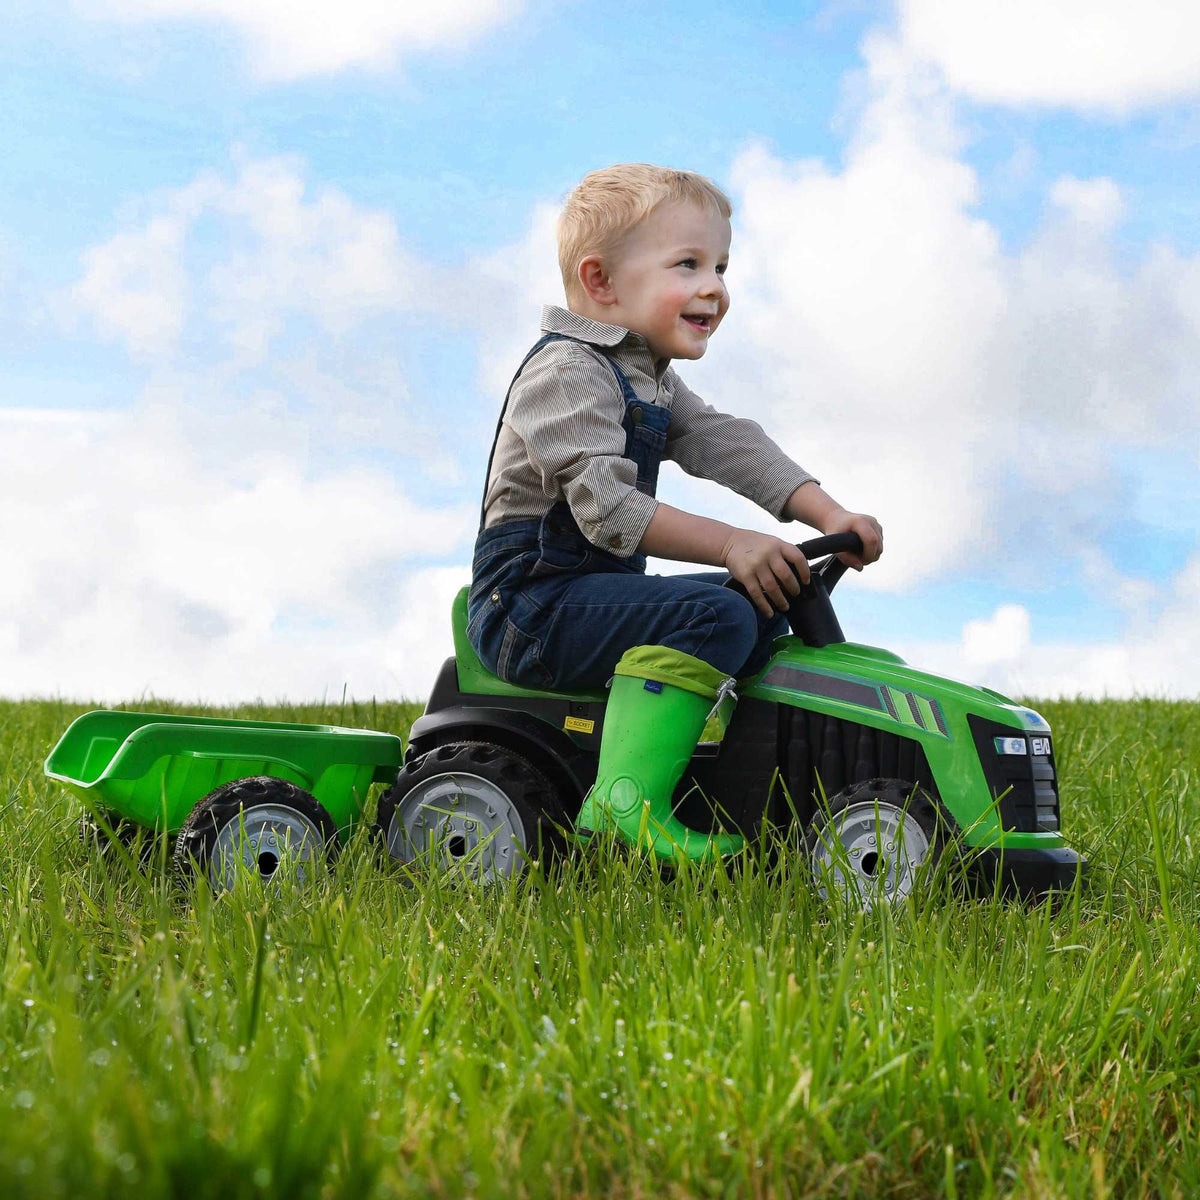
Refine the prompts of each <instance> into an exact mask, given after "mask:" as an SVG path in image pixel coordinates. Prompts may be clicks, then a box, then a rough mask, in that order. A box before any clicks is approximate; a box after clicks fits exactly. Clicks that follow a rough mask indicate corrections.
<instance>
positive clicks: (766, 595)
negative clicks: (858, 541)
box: [721, 529, 866, 617]
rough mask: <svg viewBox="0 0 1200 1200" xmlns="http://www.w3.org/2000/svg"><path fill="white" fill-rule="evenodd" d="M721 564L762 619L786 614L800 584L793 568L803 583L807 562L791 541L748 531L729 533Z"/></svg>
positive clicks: (805, 578) (806, 576)
mask: <svg viewBox="0 0 1200 1200" xmlns="http://www.w3.org/2000/svg"><path fill="white" fill-rule="evenodd" d="M859 536H861V534H860V535H859ZM863 541H864V543H865V542H866V539H865V538H864V539H863ZM721 561H722V564H723V565H724V567H725V570H727V571H728V572H729V573H730V575H732V576H733V577H734V579H736V580H737V581H738V582H739V583H740V584H741V585H742V586H743V587H744V588H745V589H746V592H747V594H748V595H749V597H750V602H751V604H753V605H754V607H755V608H757V609H758V610H759V612H761V613H762V614H763V616H765V617H772V616H774V615H775V612H776V610H778V611H779V612H787V610H788V608H789V607H790V605H791V597H792V596H795V595H797V594H798V593H799V591H800V582H799V580H797V579H796V575H795V573H794V572H793V570H792V568H793V567H795V569H796V571H798V572H799V573H800V579H801V580H803V581H804V582H805V583H807V582H808V578H809V576H808V560H807V559H806V558H805V557H804V555H803V554H801V553H800V551H799V550H798V549H797V548H796V547H795V546H793V545H792V543H791V542H785V541H784V540H783V539H782V538H777V537H772V536H771V535H770V534H767V533H755V532H754V530H752V529H734V530H732V531H731V532H730V535H729V537H728V538H727V539H726V542H725V545H724V547H723V549H722V555H721Z"/></svg>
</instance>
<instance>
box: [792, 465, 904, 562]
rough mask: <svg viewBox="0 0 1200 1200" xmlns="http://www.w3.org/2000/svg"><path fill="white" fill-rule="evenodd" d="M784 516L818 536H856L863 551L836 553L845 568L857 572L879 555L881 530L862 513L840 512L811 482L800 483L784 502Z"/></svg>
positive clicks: (874, 521) (816, 485)
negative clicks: (840, 534)
mask: <svg viewBox="0 0 1200 1200" xmlns="http://www.w3.org/2000/svg"><path fill="white" fill-rule="evenodd" d="M783 511H784V515H785V516H787V517H790V518H791V519H792V520H793V521H803V522H804V524H805V525H811V526H812V527H813V528H814V529H819V530H820V531H821V532H822V533H857V534H858V536H859V537H860V538H862V544H863V552H862V554H861V555H858V554H848V553H847V554H839V555H838V558H840V559H841V560H842V562H844V563H845V564H846V566H848V567H853V568H854V569H855V570H856V571H861V570H862V569H863V567H864V566H865V565H866V564H867V563H873V562H874V561H875V560H876V559H877V558H878V557H879V556H880V555H881V554H882V553H883V527H882V526H881V525H880V524H879V522H878V521H877V520H875V518H874V517H870V516H868V515H867V514H866V513H855V512H849V511H848V510H847V509H844V508H843V507H842V506H841V505H840V504H839V503H838V502H837V501H836V500H835V499H834V498H833V497H832V496H831V495H830V494H829V493H828V492H826V491H825V490H824V489H822V487H821V485H820V484H819V483H817V482H816V481H815V480H812V481H810V482H808V483H802V484H801V485H800V486H799V487H798V488H797V489H796V490H795V491H794V492H793V493H792V494H791V495H790V496H789V497H788V499H787V504H785V505H784V509H783Z"/></svg>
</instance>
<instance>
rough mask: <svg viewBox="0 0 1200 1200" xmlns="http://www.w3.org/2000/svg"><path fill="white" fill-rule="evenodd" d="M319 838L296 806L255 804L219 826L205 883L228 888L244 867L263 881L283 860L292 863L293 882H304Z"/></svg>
mask: <svg viewBox="0 0 1200 1200" xmlns="http://www.w3.org/2000/svg"><path fill="white" fill-rule="evenodd" d="M323 841H324V839H323V838H322V837H321V831H320V830H319V829H318V828H317V827H316V825H314V824H313V822H312V821H310V820H309V819H308V817H306V816H305V815H304V814H303V813H301V812H297V811H296V809H294V808H290V807H289V806H288V805H286V804H255V805H253V806H252V807H250V808H244V809H243V810H242V811H241V813H240V814H239V815H238V816H237V817H234V818H233V819H232V820H229V821H226V822H225V824H224V825H222V826H221V829H220V830H219V832H218V833H217V840H216V842H215V844H214V845H213V849H212V857H211V858H210V859H209V864H208V879H209V882H210V883H211V884H212V885H213V887H214V888H218V889H220V888H231V887H233V882H234V880H235V879H236V878H237V874H238V871H239V870H246V871H249V872H251V874H254V875H257V876H258V877H259V879H261V880H262V881H263V882H264V883H265V882H268V881H269V880H271V879H273V878H274V877H275V874H276V873H277V872H278V870H279V868H280V867H281V865H282V864H283V862H284V861H285V860H287V861H289V862H290V863H294V868H293V869H294V872H295V876H296V880H297V882H299V883H304V882H306V881H307V880H308V878H309V877H310V875H311V871H310V866H311V863H312V859H313V857H314V855H315V854H316V853H317V851H318V850H319V849H320V848H321V846H322V844H323Z"/></svg>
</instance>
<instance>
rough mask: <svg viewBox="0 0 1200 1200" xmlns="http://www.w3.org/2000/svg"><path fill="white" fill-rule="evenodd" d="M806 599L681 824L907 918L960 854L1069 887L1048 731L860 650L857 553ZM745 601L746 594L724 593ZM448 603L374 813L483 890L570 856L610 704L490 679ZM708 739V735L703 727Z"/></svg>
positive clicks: (749, 687) (694, 781)
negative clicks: (895, 908) (431, 674)
mask: <svg viewBox="0 0 1200 1200" xmlns="http://www.w3.org/2000/svg"><path fill="white" fill-rule="evenodd" d="M800 549H801V550H802V551H803V552H804V554H805V556H806V557H807V558H809V559H810V561H812V560H814V559H818V558H820V557H821V556H822V555H825V554H828V555H830V557H828V558H827V559H825V560H824V561H823V562H819V563H817V562H814V563H813V565H812V580H811V583H810V584H809V585H807V586H805V587H804V588H802V590H801V593H800V595H799V596H797V597H796V598H795V599H794V601H793V603H792V605H791V609H790V611H789V612H788V614H787V616H788V622H789V625H790V627H791V630H792V635H791V636H785V637H782V638H780V639H779V640H778V641H777V642H776V643H775V646H774V652H773V654H772V657H771V659H770V661H769V662H768V664H767V666H766V667H765V668H764V669H763V671H762V672H761V673H760V674H758V675H757V676H756V677H754V678H753V679H751V680H748V681H743V682H742V684H741V685H740V686H739V689H738V691H739V696H738V700H737V704H736V708H735V709H734V712H733V715H732V718H731V719H730V720H729V722H728V725H727V727H726V728H725V729H724V731H723V736H721V737H720V738H719V740H711V741H701V743H700V745H699V746H698V747H697V750H696V753H695V755H694V757H693V758H692V760H691V762H690V764H689V766H688V768H687V769H686V770H685V772H684V776H683V779H682V780H681V782H680V784H679V787H678V789H677V791H676V795H675V802H676V809H675V812H676V815H677V816H678V817H679V818H680V819H681V820H682V821H683V823H684V824H685V825H686V826H688V827H689V828H691V829H695V830H697V831H700V832H703V833H709V832H716V831H722V830H723V831H726V832H735V833H741V834H743V835H745V836H746V837H747V838H751V839H753V838H755V837H758V836H759V835H760V834H761V832H762V831H763V829H764V827H766V826H767V825H770V826H774V827H777V828H779V827H782V828H784V829H786V828H787V827H789V826H797V825H798V826H799V828H800V830H801V831H802V832H803V834H804V843H805V844H806V845H807V847H808V850H809V852H810V855H811V859H810V861H811V864H812V869H813V871H814V874H815V876H816V878H817V881H818V886H820V887H821V888H822V889H825V888H829V887H833V888H835V889H837V890H840V891H843V892H853V893H854V894H856V895H857V896H858V897H860V898H861V899H862V900H864V901H865V902H873V901H874V900H875V899H880V898H882V899H886V900H897V899H899V898H902V897H903V896H905V895H907V894H908V893H909V892H910V891H911V890H912V888H913V886H914V884H915V882H916V880H917V879H918V878H919V875H920V872H921V871H922V870H924V869H928V868H929V867H930V866H932V864H933V863H934V862H935V861H936V860H937V859H938V858H939V856H940V855H941V854H942V853H943V852H944V851H946V850H947V848H949V847H953V848H954V852H955V853H957V854H960V855H962V856H963V857H964V859H965V861H966V862H967V863H968V864H969V870H970V872H971V873H972V874H973V875H975V876H976V877H981V878H982V881H983V883H984V884H985V886H987V885H994V884H996V883H999V884H1000V886H1001V887H1002V888H1003V889H1004V890H1009V891H1016V892H1019V893H1022V894H1025V895H1031V894H1040V893H1042V892H1045V891H1048V890H1051V889H1059V888H1064V887H1068V886H1070V885H1071V883H1072V882H1073V881H1074V880H1075V878H1076V876H1077V875H1078V874H1079V873H1080V872H1082V870H1083V868H1084V865H1085V864H1084V862H1083V860H1082V859H1081V858H1080V857H1079V855H1078V854H1076V853H1075V851H1073V850H1072V849H1070V848H1069V847H1068V846H1067V844H1066V843H1065V841H1064V840H1063V837H1062V834H1061V832H1060V828H1059V826H1060V811H1059V799H1058V790H1057V780H1056V776H1055V766H1054V749H1053V744H1052V740H1051V736H1050V727H1049V725H1048V724H1047V723H1046V721H1045V720H1044V719H1043V718H1042V717H1041V716H1039V715H1038V714H1037V713H1036V712H1034V711H1032V710H1031V709H1029V708H1025V707H1023V706H1022V705H1019V704H1016V703H1014V702H1012V701H1011V700H1009V699H1007V698H1006V697H1004V696H1002V695H1000V694H999V693H997V692H993V691H991V690H990V689H988V688H982V687H972V686H969V685H967V684H963V683H958V682H955V681H953V680H950V679H944V678H941V677H939V676H936V675H930V674H927V673H925V672H923V671H918V670H915V669H914V668H912V667H909V666H907V665H906V664H905V663H904V661H903V660H902V659H900V658H899V657H898V656H896V655H895V654H892V653H890V652H888V651H887V650H880V649H877V648H875V647H871V646H863V645H857V644H855V643H852V642H847V641H846V640H845V638H844V637H843V635H842V630H841V628H840V626H839V624H838V620H837V617H836V615H835V614H834V611H833V607H832V604H831V602H830V599H829V596H830V593H831V592H832V591H833V589H834V587H835V585H836V584H837V582H838V580H839V579H840V578H841V576H842V574H843V573H844V572H845V570H846V568H845V566H844V564H843V563H842V562H841V561H840V560H839V559H838V558H836V557H834V555H836V554H837V553H838V552H841V551H846V550H850V551H854V552H861V543H860V542H859V541H858V538H857V535H855V534H838V535H834V536H832V537H821V538H816V539H814V540H812V541H810V542H806V543H804V544H802V545H801V547H800ZM731 585H732V586H737V585H736V584H731ZM466 624H467V590H466V589H463V591H461V592H460V593H459V594H458V596H457V597H456V599H455V601H454V606H453V629H454V657H453V658H450V659H447V660H446V662H445V664H444V665H443V667H442V670H441V673H440V674H439V676H438V679H437V682H436V684H435V686H434V689H433V693H432V694H431V696H430V698H429V702H428V705H427V706H426V709H425V713H424V715H423V716H422V717H420V718H419V719H418V720H417V721H416V723H415V724H414V725H413V727H412V731H411V736H410V742H409V745H408V748H407V752H406V754H405V762H404V765H403V767H402V768H401V770H400V773H399V778H398V779H397V781H396V783H395V785H394V786H393V787H392V788H390V789H389V790H388V791H387V792H385V793H384V795H383V797H382V798H381V801H380V805H379V814H378V824H379V831H380V834H381V836H382V838H383V840H384V843H385V845H386V847H387V850H388V853H389V854H390V855H392V857H393V858H396V859H398V860H400V861H404V862H413V861H415V860H418V859H425V860H427V861H428V860H430V859H432V860H433V865H435V866H437V867H439V868H441V869H459V870H463V871H466V872H468V873H469V874H471V875H474V876H475V877H477V878H479V879H481V880H489V879H494V878H498V877H502V876H507V875H512V874H514V873H516V872H518V871H519V870H521V869H522V865H523V864H524V863H525V862H526V861H527V859H529V858H531V857H537V856H538V855H539V854H540V853H542V852H543V850H545V849H552V848H553V847H555V846H556V845H560V844H561V841H562V839H563V831H566V833H567V836H568V837H569V836H570V830H571V826H572V821H573V819H574V817H575V815H576V814H577V813H578V811H579V809H580V806H581V804H582V802H583V800H584V797H585V796H586V794H587V792H588V789H589V787H590V786H591V784H592V782H593V780H594V779H595V776H596V767H597V755H598V752H599V747H600V737H601V732H602V730H603V727H604V713H605V694H604V693H603V692H599V691H597V692H561V693H560V692H541V691H534V690H531V689H528V688H522V687H516V686H513V685H511V684H508V683H505V682H504V681H503V680H501V679H499V678H497V677H496V676H495V675H493V674H491V673H490V672H489V671H488V670H487V669H486V668H485V667H484V666H483V664H482V663H481V662H480V660H479V658H478V656H477V655H476V653H475V651H474V650H473V649H472V647H471V645H470V643H469V642H468V640H467V637H466ZM710 724H711V723H710Z"/></svg>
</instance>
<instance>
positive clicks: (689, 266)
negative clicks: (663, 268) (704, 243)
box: [676, 258, 696, 271]
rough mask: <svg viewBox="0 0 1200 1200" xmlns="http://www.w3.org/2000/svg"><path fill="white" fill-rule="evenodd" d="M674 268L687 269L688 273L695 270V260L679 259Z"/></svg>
mask: <svg viewBox="0 0 1200 1200" xmlns="http://www.w3.org/2000/svg"><path fill="white" fill-rule="evenodd" d="M676 266H680V267H687V269H688V270H689V271H694V270H695V269H696V260H695V259H694V258H684V259H680V261H679V262H678V263H677V264H676Z"/></svg>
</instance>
